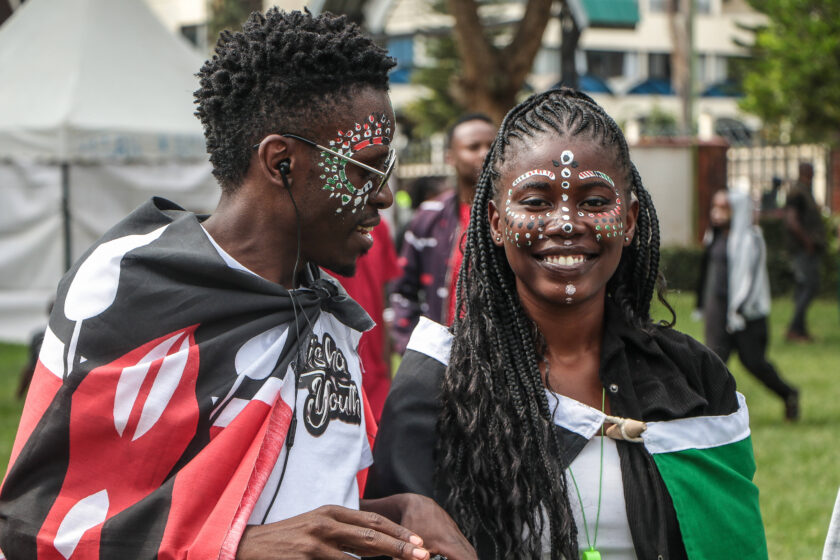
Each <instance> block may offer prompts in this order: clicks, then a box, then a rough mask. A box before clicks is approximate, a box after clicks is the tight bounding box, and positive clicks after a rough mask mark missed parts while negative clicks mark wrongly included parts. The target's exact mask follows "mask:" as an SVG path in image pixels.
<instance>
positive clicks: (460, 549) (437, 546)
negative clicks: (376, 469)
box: [360, 494, 478, 560]
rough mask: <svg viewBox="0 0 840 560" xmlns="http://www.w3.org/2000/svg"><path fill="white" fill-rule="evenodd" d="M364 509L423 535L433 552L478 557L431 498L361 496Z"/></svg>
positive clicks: (454, 559)
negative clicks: (375, 498)
mask: <svg viewBox="0 0 840 560" xmlns="http://www.w3.org/2000/svg"><path fill="white" fill-rule="evenodd" d="M360 507H361V508H362V509H365V510H368V511H376V512H378V513H381V514H382V515H384V516H386V517H388V518H389V519H391V520H392V521H395V522H397V523H399V524H400V525H402V526H403V527H405V528H406V529H407V530H411V531H412V532H414V533H416V534H418V535H420V536H421V537H422V538H423V543H424V546H425V548H426V550H428V551H429V552H431V553H432V554H440V555H441V556H446V557H447V558H448V559H449V560H478V556H477V555H476V553H475V549H473V547H472V545H471V544H470V542H469V541H468V540H467V539H466V537H464V535H463V534H462V533H461V531H460V529H458V525H456V524H455V522H454V521H452V518H451V517H449V514H448V513H446V511H444V509H443V508H442V507H440V506H439V505H437V503H436V502H435V501H434V500H432V499H431V498H427V497H425V496H421V495H419V494H395V495H393V496H389V497H387V498H380V499H377V500H362V501H361V503H360Z"/></svg>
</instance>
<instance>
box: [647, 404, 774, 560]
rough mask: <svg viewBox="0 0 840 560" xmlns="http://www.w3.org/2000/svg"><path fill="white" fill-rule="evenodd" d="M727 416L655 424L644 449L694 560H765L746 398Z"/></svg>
mask: <svg viewBox="0 0 840 560" xmlns="http://www.w3.org/2000/svg"><path fill="white" fill-rule="evenodd" d="M738 401H739V405H740V406H739V408H738V410H737V411H736V412H734V413H733V414H730V415H727V416H703V417H697V418H684V419H680V420H673V421H669V422H650V423H648V429H647V430H646V431H645V433H644V434H643V435H642V437H643V439H644V441H645V447H646V448H647V449H648V451H650V452H651V454H652V455H653V459H654V461H655V462H656V466H657V468H658V469H659V473H660V475H661V476H662V479H663V480H664V481H665V486H666V487H667V488H668V493H669V494H670V495H671V499H672V501H673V503H674V509H675V510H676V512H677V519H678V521H679V524H680V531H681V532H682V537H683V543H684V544H685V550H686V552H687V553H688V558H689V559H690V560H720V559H723V558H733V559H736V558H737V559H738V560H766V559H767V541H766V539H765V536H764V524H763V523H762V521H761V512H760V511H759V508H758V488H757V487H756V486H755V484H753V482H752V478H753V475H754V474H755V458H754V457H753V449H752V439H751V437H750V431H749V415H748V412H747V407H746V403H745V401H744V397H743V395H741V394H740V393H739V394H738Z"/></svg>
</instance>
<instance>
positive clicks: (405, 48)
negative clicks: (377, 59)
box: [388, 36, 414, 84]
mask: <svg viewBox="0 0 840 560" xmlns="http://www.w3.org/2000/svg"><path fill="white" fill-rule="evenodd" d="M388 54H390V55H391V56H393V57H394V58H396V59H397V66H396V67H395V68H394V69H393V70H391V76H390V78H391V83H392V84H407V83H409V82H410V81H411V72H412V71H413V70H414V38H413V37H411V36H406V37H391V38H390V39H388Z"/></svg>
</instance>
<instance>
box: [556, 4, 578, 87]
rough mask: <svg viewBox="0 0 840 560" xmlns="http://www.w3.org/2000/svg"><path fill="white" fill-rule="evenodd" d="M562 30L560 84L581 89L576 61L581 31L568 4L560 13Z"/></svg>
mask: <svg viewBox="0 0 840 560" xmlns="http://www.w3.org/2000/svg"><path fill="white" fill-rule="evenodd" d="M560 28H561V29H562V33H563V36H562V38H561V42H560V83H561V84H563V85H564V86H567V87H570V88H574V89H580V75H579V74H578V71H577V61H576V60H575V54H576V53H577V47H578V41H579V40H580V29H578V26H577V23H576V22H575V18H573V17H572V13H571V11H570V10H569V7H568V5H566V4H564V5H563V9H562V11H561V12H560Z"/></svg>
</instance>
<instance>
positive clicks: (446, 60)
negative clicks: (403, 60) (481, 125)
mask: <svg viewBox="0 0 840 560" xmlns="http://www.w3.org/2000/svg"><path fill="white" fill-rule="evenodd" d="M424 44H425V48H426V56H427V57H428V58H429V59H430V61H431V63H430V64H429V65H427V66H419V67H416V68H415V70H414V72H413V74H412V76H411V81H412V83H414V84H418V85H422V86H425V87H426V88H428V90H429V92H428V94H427V95H425V96H423V97H422V98H420V99H418V100H417V101H414V102H412V103H410V104H409V105H408V106H406V108H405V117H406V118H407V119H408V121H409V122H410V123H411V125H412V136H414V137H415V138H427V137H429V136H431V135H432V134H435V133H437V132H441V131H442V130H446V129H447V128H448V127H449V125H450V124H452V123H453V122H455V120H456V119H457V118H458V116H460V115H461V114H463V113H464V112H465V110H464V107H463V106H462V105H461V104H460V103H458V101H457V100H456V99H455V97H454V96H453V94H452V81H453V77H454V76H457V75H458V72H459V70H460V68H461V62H460V60H459V59H458V53H457V51H456V48H455V40H454V39H453V38H452V36H451V35H435V36H427V37H425V42H424Z"/></svg>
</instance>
